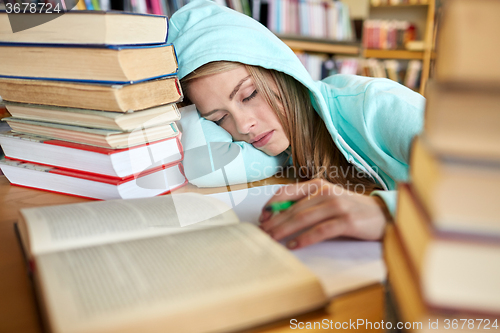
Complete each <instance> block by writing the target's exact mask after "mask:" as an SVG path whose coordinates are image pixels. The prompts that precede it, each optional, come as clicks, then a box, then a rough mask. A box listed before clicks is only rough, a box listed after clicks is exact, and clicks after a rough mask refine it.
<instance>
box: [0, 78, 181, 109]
mask: <svg viewBox="0 0 500 333" xmlns="http://www.w3.org/2000/svg"><path fill="white" fill-rule="evenodd" d="M0 96H2V98H3V99H4V100H6V101H10V102H18V103H31V104H44V105H56V106H63V107H72V108H80V109H92V110H102V111H116V112H127V111H129V110H143V109H147V108H151V107H155V106H158V105H164V104H170V103H174V102H179V101H181V100H182V91H181V88H180V84H179V81H178V79H177V77H167V78H163V79H158V80H149V81H144V82H140V83H136V84H122V85H109V84H84V83H73V82H61V81H47V80H22V79H7V78H0Z"/></svg>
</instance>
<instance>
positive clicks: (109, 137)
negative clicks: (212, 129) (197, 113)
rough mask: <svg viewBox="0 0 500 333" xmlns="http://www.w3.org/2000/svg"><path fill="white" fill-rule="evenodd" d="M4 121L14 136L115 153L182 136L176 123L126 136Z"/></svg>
mask: <svg viewBox="0 0 500 333" xmlns="http://www.w3.org/2000/svg"><path fill="white" fill-rule="evenodd" d="M2 120H4V121H6V122H7V123H8V124H9V126H10V127H11V128H12V130H13V131H14V132H18V133H24V134H34V135H40V136H44V137H47V138H52V139H59V140H64V141H69V142H75V143H81V144H85V145H91V146H96V147H103V148H113V149H116V148H118V149H121V148H128V147H134V146H138V145H142V144H145V143H149V142H154V141H157V140H161V139H167V138H171V137H174V136H176V135H178V134H179V129H178V128H177V125H176V124H175V123H170V124H163V125H157V126H153V127H146V128H140V127H139V128H137V129H136V130H133V131H131V132H123V131H113V130H106V129H100V128H91V127H81V126H72V125H63V124H56V123H48V122H43V121H35V120H27V119H17V118H13V117H9V118H4V119H2Z"/></svg>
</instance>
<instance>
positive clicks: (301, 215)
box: [268, 202, 339, 240]
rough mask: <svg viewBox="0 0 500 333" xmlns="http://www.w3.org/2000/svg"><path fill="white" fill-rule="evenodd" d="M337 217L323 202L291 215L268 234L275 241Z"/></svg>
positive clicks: (336, 213) (329, 206)
mask: <svg viewBox="0 0 500 333" xmlns="http://www.w3.org/2000/svg"><path fill="white" fill-rule="evenodd" d="M338 217H339V214H338V212H335V210H332V208H331V205H329V204H328V202H323V203H321V204H320V205H316V206H312V207H309V208H306V209H303V210H301V211H299V212H298V213H296V214H293V215H292V216H291V218H290V219H288V220H287V221H285V222H283V223H281V224H278V225H277V226H276V227H274V228H272V229H270V230H268V232H269V234H270V235H272V238H274V239H275V240H281V239H283V238H285V237H288V236H290V235H293V234H295V233H297V232H299V231H301V230H304V229H307V228H310V227H312V226H314V225H317V224H320V223H321V222H324V221H328V220H332V219H336V218H338Z"/></svg>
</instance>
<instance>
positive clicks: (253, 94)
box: [243, 90, 257, 102]
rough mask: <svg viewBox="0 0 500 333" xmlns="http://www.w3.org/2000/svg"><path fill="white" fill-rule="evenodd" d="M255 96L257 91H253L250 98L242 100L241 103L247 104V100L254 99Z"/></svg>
mask: <svg viewBox="0 0 500 333" xmlns="http://www.w3.org/2000/svg"><path fill="white" fill-rule="evenodd" d="M256 95H257V90H254V91H253V92H252V93H251V94H250V96H248V97H246V98H243V102H248V101H249V100H251V99H252V98H254V97H255V96H256Z"/></svg>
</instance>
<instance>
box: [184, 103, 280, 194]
mask: <svg viewBox="0 0 500 333" xmlns="http://www.w3.org/2000/svg"><path fill="white" fill-rule="evenodd" d="M179 123H180V127H181V131H182V138H181V142H182V145H183V147H184V161H183V165H184V172H185V174H186V177H187V179H188V180H189V182H190V183H192V184H194V185H196V186H198V187H216V186H227V185H234V184H241V183H247V182H252V181H256V180H261V179H265V178H268V177H271V176H272V175H274V174H276V173H277V172H278V171H280V170H281V168H282V166H283V165H284V164H285V161H286V159H287V155H286V154H285V153H283V154H280V155H278V156H269V155H267V154H265V153H264V152H262V151H260V150H258V149H256V148H254V147H253V146H252V145H250V144H248V143H246V142H244V141H233V140H232V137H231V135H230V134H229V133H228V132H227V131H225V130H224V129H223V128H221V127H219V126H217V125H216V124H214V123H213V122H211V121H209V120H206V119H204V118H202V117H200V116H199V114H198V112H197V110H196V108H194V106H189V107H186V108H184V109H183V110H182V118H181V120H180V122H179Z"/></svg>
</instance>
